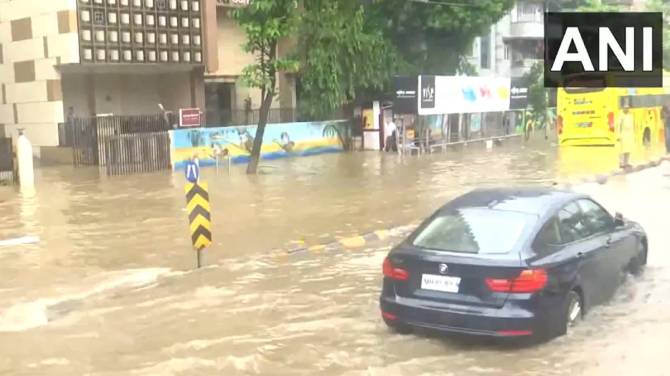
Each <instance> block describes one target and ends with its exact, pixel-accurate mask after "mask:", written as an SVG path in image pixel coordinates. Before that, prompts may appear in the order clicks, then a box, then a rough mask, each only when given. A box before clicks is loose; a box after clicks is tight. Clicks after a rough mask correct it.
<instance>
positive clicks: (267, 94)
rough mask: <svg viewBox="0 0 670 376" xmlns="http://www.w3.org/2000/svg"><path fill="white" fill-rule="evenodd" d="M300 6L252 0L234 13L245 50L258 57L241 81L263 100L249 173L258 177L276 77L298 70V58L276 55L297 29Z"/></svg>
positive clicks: (275, 0) (292, 0) (293, 0)
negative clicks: (279, 46) (255, 91)
mask: <svg viewBox="0 0 670 376" xmlns="http://www.w3.org/2000/svg"><path fill="white" fill-rule="evenodd" d="M297 5H298V4H297V1H296V0H253V1H251V2H250V4H249V5H248V6H246V7H243V8H240V9H237V10H236V11H235V13H234V16H235V19H236V20H237V22H238V23H239V25H240V27H241V28H242V29H243V30H244V32H245V33H246V36H247V40H246V42H245V44H244V46H243V47H244V50H245V51H247V52H249V53H251V54H253V55H254V56H255V57H256V59H255V62H254V63H253V64H250V65H248V66H246V67H245V68H244V70H243V72H242V79H243V81H244V82H245V83H246V84H247V85H248V86H249V87H253V88H258V89H260V91H261V98H262V99H261V108H260V113H259V120H258V127H257V128H256V135H255V136H254V144H253V148H252V150H251V158H250V160H249V165H248V166H247V173H248V174H255V173H256V170H257V168H258V161H259V159H260V154H261V146H262V145H263V135H264V134H265V126H266V125H267V120H268V114H269V112H270V107H271V106H272V101H273V99H274V98H275V96H276V95H277V75H278V74H280V73H282V72H294V71H296V70H297V67H298V62H297V61H296V60H295V59H293V58H290V57H280V56H279V55H278V53H277V46H278V44H279V42H280V41H281V40H282V39H284V38H288V37H290V36H292V35H293V33H294V32H295V30H296V27H297V22H298V17H297V14H298V12H297V9H296V8H297Z"/></svg>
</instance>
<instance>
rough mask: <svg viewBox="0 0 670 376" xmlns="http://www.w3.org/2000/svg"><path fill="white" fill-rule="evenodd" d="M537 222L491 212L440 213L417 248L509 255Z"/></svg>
mask: <svg viewBox="0 0 670 376" xmlns="http://www.w3.org/2000/svg"><path fill="white" fill-rule="evenodd" d="M535 218H536V217H535V216H532V215H528V214H523V213H518V212H511V211H499V210H490V209H488V208H467V209H460V210H458V211H455V212H444V213H438V214H437V215H436V216H435V217H434V218H433V219H432V220H431V221H430V223H428V225H426V226H425V227H424V228H423V229H421V230H420V232H419V233H418V234H417V235H416V236H415V238H414V240H413V244H414V245H415V246H418V247H422V248H429V249H434V250H442V251H449V252H462V253H498V254H501V253H509V252H510V251H512V250H513V249H514V247H515V245H516V244H517V243H518V241H519V239H520V238H521V235H522V234H523V232H524V230H525V229H526V228H528V227H529V225H530V224H532V222H533V221H534V220H535Z"/></svg>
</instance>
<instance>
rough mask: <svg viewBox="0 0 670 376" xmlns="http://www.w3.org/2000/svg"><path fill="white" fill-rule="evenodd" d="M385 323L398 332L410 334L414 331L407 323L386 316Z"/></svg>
mask: <svg viewBox="0 0 670 376" xmlns="http://www.w3.org/2000/svg"><path fill="white" fill-rule="evenodd" d="M384 323H385V324H386V326H387V327H388V328H389V329H391V331H393V332H395V333H398V334H410V333H412V328H410V327H409V326H407V325H403V324H401V323H397V322H393V321H391V320H387V319H386V318H384Z"/></svg>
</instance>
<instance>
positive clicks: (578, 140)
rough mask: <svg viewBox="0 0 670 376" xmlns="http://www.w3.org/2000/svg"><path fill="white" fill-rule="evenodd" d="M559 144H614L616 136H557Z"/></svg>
mask: <svg viewBox="0 0 670 376" xmlns="http://www.w3.org/2000/svg"><path fill="white" fill-rule="evenodd" d="M559 145H561V146H614V145H616V138H615V137H614V135H612V136H571V137H565V136H561V137H559Z"/></svg>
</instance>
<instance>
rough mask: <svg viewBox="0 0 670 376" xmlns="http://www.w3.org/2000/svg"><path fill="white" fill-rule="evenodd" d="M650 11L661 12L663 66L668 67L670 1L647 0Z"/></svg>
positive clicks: (669, 55)
mask: <svg viewBox="0 0 670 376" xmlns="http://www.w3.org/2000/svg"><path fill="white" fill-rule="evenodd" d="M647 9H648V10H649V11H651V12H663V68H664V69H670V1H668V0H647Z"/></svg>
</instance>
